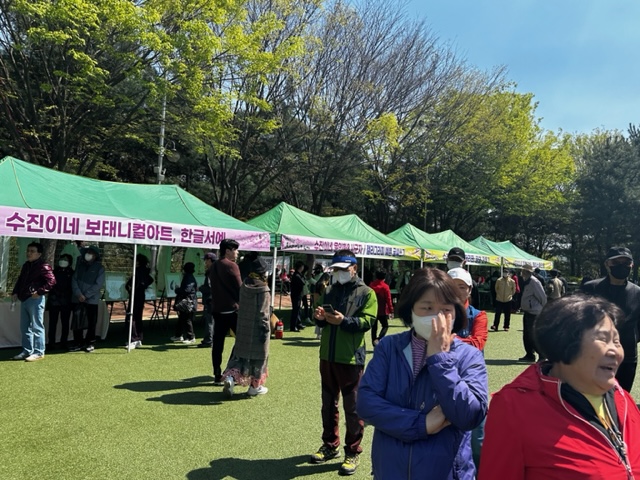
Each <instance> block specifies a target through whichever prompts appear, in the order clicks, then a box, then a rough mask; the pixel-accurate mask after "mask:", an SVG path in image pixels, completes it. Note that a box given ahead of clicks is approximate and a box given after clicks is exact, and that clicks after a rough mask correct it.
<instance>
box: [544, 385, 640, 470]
mask: <svg viewBox="0 0 640 480" xmlns="http://www.w3.org/2000/svg"><path fill="white" fill-rule="evenodd" d="M560 384H561V382H557V387H558V398H559V399H560V403H561V404H562V407H563V408H564V409H565V410H566V411H567V413H568V414H569V415H571V416H573V417H575V418H577V419H578V420H579V421H581V422H583V423H585V424H587V425H588V426H589V427H590V428H593V429H594V430H595V431H596V432H598V433H599V434H600V435H602V437H603V438H604V439H605V440H606V442H607V443H608V444H609V445H611V448H613V451H614V452H616V455H617V456H618V458H619V459H620V460H622V464H623V465H624V467H625V469H626V470H627V478H628V479H629V480H633V479H634V478H635V477H634V476H633V471H632V470H631V465H630V464H629V460H628V458H627V454H626V452H627V446H626V444H625V443H624V440H621V444H622V451H623V453H622V454H620V451H619V450H618V449H617V448H616V446H615V445H614V444H613V442H612V441H611V439H610V438H608V437H607V436H606V435H605V434H604V433H602V432H601V431H600V430H598V429H597V428H596V427H594V426H593V425H591V424H590V423H589V422H587V421H586V420H585V419H584V418H582V417H580V416H579V415H576V414H575V413H573V412H572V411H571V410H569V409H568V408H567V406H566V405H565V403H564V399H563V398H562V395H561V393H560ZM625 404H626V398H625ZM624 418H625V419H626V418H627V412H626V405H625V415H624ZM622 423H623V424H624V421H623V422H622Z"/></svg>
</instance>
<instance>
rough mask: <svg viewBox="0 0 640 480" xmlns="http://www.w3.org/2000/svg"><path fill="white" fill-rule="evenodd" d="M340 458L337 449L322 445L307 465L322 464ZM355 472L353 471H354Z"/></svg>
mask: <svg viewBox="0 0 640 480" xmlns="http://www.w3.org/2000/svg"><path fill="white" fill-rule="evenodd" d="M338 456H340V451H339V450H338V448H333V447H330V446H328V445H322V446H321V447H320V448H319V449H318V451H317V452H316V453H314V454H313V455H311V457H309V463H324V462H326V461H327V460H331V459H332V458H336V457H338ZM354 471H355V470H354Z"/></svg>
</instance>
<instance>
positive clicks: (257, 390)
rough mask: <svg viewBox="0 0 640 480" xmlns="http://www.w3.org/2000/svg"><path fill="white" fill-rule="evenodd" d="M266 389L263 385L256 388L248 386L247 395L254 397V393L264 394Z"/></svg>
mask: <svg viewBox="0 0 640 480" xmlns="http://www.w3.org/2000/svg"><path fill="white" fill-rule="evenodd" d="M268 391H269V389H268V388H267V387H265V386H264V385H260V386H259V387H258V388H253V387H249V390H248V391H247V395H249V396H250V397H255V396H256V395H264V394H265V393H267V392H268Z"/></svg>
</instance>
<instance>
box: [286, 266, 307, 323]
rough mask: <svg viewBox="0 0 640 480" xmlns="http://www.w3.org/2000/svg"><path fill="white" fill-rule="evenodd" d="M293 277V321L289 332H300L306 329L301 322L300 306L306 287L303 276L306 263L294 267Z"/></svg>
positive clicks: (291, 320) (290, 321)
mask: <svg viewBox="0 0 640 480" xmlns="http://www.w3.org/2000/svg"><path fill="white" fill-rule="evenodd" d="M293 269H294V271H293V275H291V319H290V320H289V330H290V331H292V332H299V331H300V330H302V329H304V325H302V321H301V320H300V306H301V303H302V291H303V290H304V286H305V283H306V281H305V279H304V277H303V276H302V272H303V271H304V262H300V261H298V262H296V263H295V265H294V267H293Z"/></svg>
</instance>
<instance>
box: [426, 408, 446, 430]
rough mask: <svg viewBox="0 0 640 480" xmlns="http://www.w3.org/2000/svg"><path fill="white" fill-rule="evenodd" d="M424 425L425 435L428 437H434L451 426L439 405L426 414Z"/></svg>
mask: <svg viewBox="0 0 640 480" xmlns="http://www.w3.org/2000/svg"><path fill="white" fill-rule="evenodd" d="M425 423H426V427H427V434H429V435H435V434H436V433H438V432H439V431H440V430H442V429H443V428H445V427H448V426H449V425H451V422H450V421H449V420H447V419H446V417H445V416H444V412H443V411H442V407H441V406H440V405H436V406H435V407H433V408H432V409H431V411H430V412H429V413H427V421H426V422H425Z"/></svg>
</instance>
